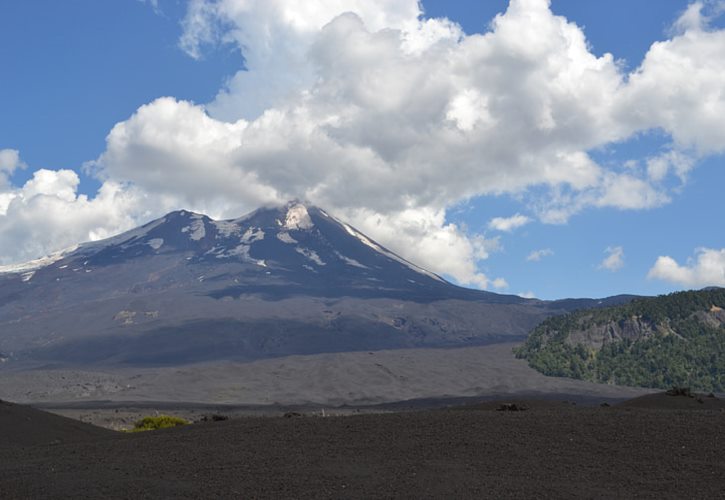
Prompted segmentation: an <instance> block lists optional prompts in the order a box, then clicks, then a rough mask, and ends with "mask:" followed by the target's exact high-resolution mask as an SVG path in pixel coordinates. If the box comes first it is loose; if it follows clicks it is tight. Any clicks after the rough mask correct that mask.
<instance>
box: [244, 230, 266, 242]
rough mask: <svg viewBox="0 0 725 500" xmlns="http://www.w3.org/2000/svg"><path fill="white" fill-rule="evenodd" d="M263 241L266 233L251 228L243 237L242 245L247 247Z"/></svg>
mask: <svg viewBox="0 0 725 500" xmlns="http://www.w3.org/2000/svg"><path fill="white" fill-rule="evenodd" d="M263 239H264V231H262V230H261V229H260V228H258V227H250V228H249V229H247V230H246V231H245V232H244V234H243V235H242V243H245V244H247V245H249V244H250V243H254V242H255V241H260V240H263Z"/></svg>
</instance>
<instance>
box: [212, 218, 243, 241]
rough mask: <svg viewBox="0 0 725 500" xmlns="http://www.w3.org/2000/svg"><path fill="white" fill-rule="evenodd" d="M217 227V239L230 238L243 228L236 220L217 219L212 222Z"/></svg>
mask: <svg viewBox="0 0 725 500" xmlns="http://www.w3.org/2000/svg"><path fill="white" fill-rule="evenodd" d="M212 224H214V227H216V232H217V235H216V237H217V239H218V238H229V237H230V236H232V235H234V234H239V232H240V231H241V228H240V227H239V225H238V224H237V223H236V222H235V221H228V220H215V221H213V222H212Z"/></svg>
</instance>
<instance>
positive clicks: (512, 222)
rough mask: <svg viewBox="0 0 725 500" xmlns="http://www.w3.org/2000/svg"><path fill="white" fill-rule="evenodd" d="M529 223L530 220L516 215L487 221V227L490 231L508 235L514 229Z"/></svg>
mask: <svg viewBox="0 0 725 500" xmlns="http://www.w3.org/2000/svg"><path fill="white" fill-rule="evenodd" d="M529 222H531V219H529V218H528V217H526V216H525V215H521V214H516V215H512V216H511V217H494V218H493V219H491V220H490V221H489V223H488V227H489V228H490V229H495V230H496V231H504V232H506V233H510V232H511V231H513V230H514V229H518V228H520V227H521V226H525V225H526V224H528V223H529Z"/></svg>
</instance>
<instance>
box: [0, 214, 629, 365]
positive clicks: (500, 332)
mask: <svg viewBox="0 0 725 500" xmlns="http://www.w3.org/2000/svg"><path fill="white" fill-rule="evenodd" d="M612 301H617V299H612V300H610V301H607V302H606V303H612ZM600 302H601V301H600ZM596 303H597V302H596V301H590V300H583V301H582V300H580V301H573V302H571V301H561V302H544V301H539V300H531V299H524V298H521V297H517V296H511V295H499V294H495V293H490V292H486V291H480V290H471V289H467V288H462V287H459V286H456V285H454V284H451V283H449V282H448V281H446V280H445V279H444V278H442V277H440V276H438V275H436V274H434V273H432V272H430V271H427V270H426V269H423V268H421V267H419V266H417V265H415V264H413V263H411V262H409V261H407V260H405V259H403V258H402V257H400V256H399V255H397V254H395V253H394V252H391V251H390V250H388V249H386V248H385V247H384V246H382V245H380V244H379V243H377V242H375V241H374V240H373V239H371V238H369V237H368V236H366V235H364V234H363V233H362V232H361V231H359V230H357V229H355V228H354V227H352V226H350V225H349V224H346V223H345V222H343V221H341V220H339V219H337V218H335V217H334V216H332V215H330V214H328V213H327V212H325V211H324V210H322V209H320V208H317V207H315V206H312V205H309V204H305V203H301V202H297V201H295V202H290V203H288V204H286V205H284V206H280V207H272V208H262V209H259V210H256V211H254V212H252V213H250V214H248V215H246V216H244V217H241V218H238V219H232V220H222V221H217V220H213V219H211V218H209V217H207V216H205V215H202V214H197V213H193V212H190V211H186V210H180V211H176V212H172V213H169V214H167V215H166V216H164V217H162V218H160V219H157V220H154V221H151V222H149V223H148V224H145V225H143V226H141V227H138V228H136V229H133V230H131V231H128V232H125V233H123V234H120V235H118V236H114V237H112V238H109V239H106V240H102V241H96V242H91V243H83V244H80V245H78V246H77V247H75V248H72V249H68V250H65V251H63V252H59V253H57V254H54V255H52V256H49V257H46V258H44V259H40V260H37V261H33V262H29V263H27V264H22V265H16V266H6V267H3V268H0V360H3V361H2V364H7V365H6V366H10V365H17V366H21V365H22V366H24V365H34V364H47V363H55V364H56V365H57V364H60V365H69V364H70V365H99V364H101V365H177V364H184V363H192V362H199V361H209V360H221V359H229V360H253V359H261V358H268V357H275V356H285V355H290V354H318V353H325V352H349V351H361V350H379V349H395V348H409V347H446V346H451V347H453V346H467V345H482V344H487V343H493V342H499V341H510V340H518V339H523V338H524V336H525V335H526V334H527V332H528V331H529V330H530V329H531V328H533V327H534V326H535V325H536V324H538V323H539V322H540V321H541V320H543V319H544V318H545V317H547V316H550V315H552V314H557V313H561V312H565V311H567V310H569V309H572V308H574V307H582V306H591V305H595V304H596Z"/></svg>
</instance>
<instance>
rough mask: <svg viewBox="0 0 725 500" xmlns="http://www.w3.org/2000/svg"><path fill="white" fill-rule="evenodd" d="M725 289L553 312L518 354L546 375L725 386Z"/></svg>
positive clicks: (696, 386)
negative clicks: (563, 313) (581, 309)
mask: <svg viewBox="0 0 725 500" xmlns="http://www.w3.org/2000/svg"><path fill="white" fill-rule="evenodd" d="M723 309H725V289H709V290H701V291H695V292H680V293H674V294H671V295H666V296H661V297H655V298H648V299H639V300H634V301H632V302H631V303H629V304H626V305H623V306H618V307H613V308H605V309H599V310H587V311H579V312H576V313H573V314H570V315H566V316H561V317H554V318H549V319H547V320H546V321H544V322H543V323H542V324H541V325H539V326H538V327H536V328H535V329H534V330H533V331H532V332H531V334H530V335H529V338H528V339H527V341H526V343H525V344H524V345H523V346H521V347H520V348H519V349H518V350H517V356H518V357H520V358H525V359H527V360H528V362H529V364H530V365H531V366H532V367H534V368H536V369H537V370H539V371H540V372H542V373H544V374H546V375H553V376H563V377H571V378H577V379H584V380H590V381H595V382H605V383H616V384H622V385H632V386H643V387H658V388H669V387H671V386H673V385H677V386H687V387H692V388H693V389H698V390H705V391H725V311H724V310H723Z"/></svg>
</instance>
